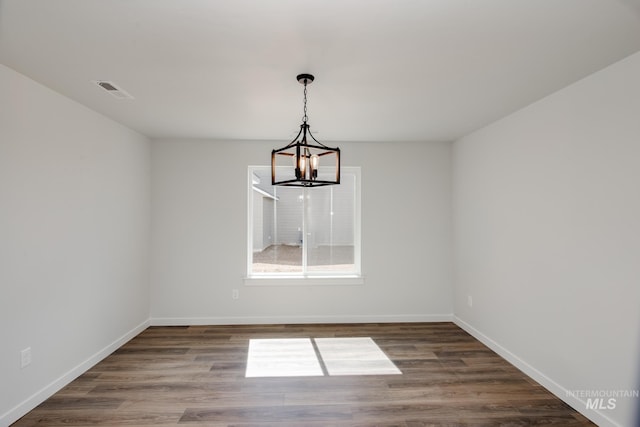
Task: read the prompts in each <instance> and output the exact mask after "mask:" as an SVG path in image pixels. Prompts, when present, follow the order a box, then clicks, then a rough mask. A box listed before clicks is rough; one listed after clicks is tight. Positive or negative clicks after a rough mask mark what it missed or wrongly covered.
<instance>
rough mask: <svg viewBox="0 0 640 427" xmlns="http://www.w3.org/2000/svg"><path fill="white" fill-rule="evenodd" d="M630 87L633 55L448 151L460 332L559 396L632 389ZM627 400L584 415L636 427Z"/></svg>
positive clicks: (639, 321)
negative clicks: (497, 352)
mask: <svg viewBox="0 0 640 427" xmlns="http://www.w3.org/2000/svg"><path fill="white" fill-rule="evenodd" d="M638 76H640V53H638V54H635V55H633V56H631V57H629V58H627V59H626V60H624V61H622V62H620V63H617V64H614V65H613V66H611V67H609V68H607V69H605V70H603V71H601V72H598V73H596V74H594V75H592V76H590V77H588V78H586V79H584V80H582V81H579V82H577V83H575V84H573V85H571V86H569V87H567V88H565V89H564V90H561V91H559V92H557V93H555V94H553V95H551V96H549V97H547V98H545V99H543V100H541V101H539V102H537V103H535V104H533V105H531V106H529V107H527V108H525V109H523V110H521V111H519V112H517V113H515V114H512V115H510V116H508V117H506V118H504V119H502V120H500V121H498V122H496V123H494V124H492V125H490V126H488V127H486V128H485V129H482V130H480V131H477V132H475V133H474V134H471V135H469V136H467V137H465V138H462V139H461V140H459V141H457V142H455V144H454V149H453V165H454V166H453V169H454V178H453V195H454V230H455V231H454V247H455V251H454V252H455V257H454V259H455V260H456V266H455V271H456V275H455V280H454V281H455V313H456V316H457V317H458V318H459V323H460V324H461V325H463V326H465V327H467V329H469V330H470V331H472V332H474V333H475V334H476V335H478V336H481V337H483V339H485V341H489V342H492V344H493V345H494V348H497V349H498V350H500V351H501V352H502V354H504V355H506V356H507V357H508V358H510V359H511V360H513V361H514V362H516V363H517V364H519V366H520V367H523V368H524V369H525V370H527V371H528V372H529V373H531V374H533V375H534V377H535V378H536V379H538V380H541V381H542V382H543V384H545V385H546V386H547V387H548V388H550V389H551V390H552V391H554V392H556V393H557V394H559V395H560V397H563V398H567V397H566V391H567V390H569V391H574V390H596V391H600V390H637V389H638V388H639V387H638V386H639V384H638V381H637V379H638V366H639V365H640V352H639V338H640V79H639V77H638ZM467 295H471V296H472V298H473V306H472V307H468V305H467ZM567 400H568V401H569V402H570V403H571V404H572V405H574V406H575V407H576V409H578V410H580V411H585V402H581V401H579V400H577V399H572V398H571V397H568V398H567ZM638 401H639V400H638V399H637V398H635V399H624V398H619V399H617V405H616V408H615V409H614V410H609V409H604V410H601V411H599V412H598V413H595V412H594V411H585V413H587V414H588V415H589V416H591V417H593V418H594V419H595V420H597V421H598V422H600V423H602V425H615V423H617V424H618V425H621V426H631V425H637V424H635V423H634V421H633V412H634V410H636V409H635V408H634V407H636V406H637V405H638Z"/></svg>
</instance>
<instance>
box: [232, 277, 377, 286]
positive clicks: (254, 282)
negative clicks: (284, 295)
mask: <svg viewBox="0 0 640 427" xmlns="http://www.w3.org/2000/svg"><path fill="white" fill-rule="evenodd" d="M243 281H244V285H245V286H358V285H364V277H363V276H356V275H353V276H306V277H305V276H251V277H245V278H244V279H243Z"/></svg>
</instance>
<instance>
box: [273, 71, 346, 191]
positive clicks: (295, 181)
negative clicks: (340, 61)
mask: <svg viewBox="0 0 640 427" xmlns="http://www.w3.org/2000/svg"><path fill="white" fill-rule="evenodd" d="M296 78H297V79H298V82H299V83H301V84H303V85H304V115H303V116H302V124H301V125H300V132H298V135H297V136H296V137H295V139H294V140H293V141H291V142H290V143H289V144H288V145H287V146H285V147H282V148H278V149H275V150H272V151H271V184H272V185H286V186H293V187H320V186H323V185H334V184H340V149H339V148H330V147H327V146H326V145H324V144H322V143H321V142H319V141H318V140H317V139H316V138H315V137H314V136H313V135H312V134H311V129H310V126H309V124H308V123H307V121H308V120H309V117H308V116H307V85H308V84H310V83H311V82H313V80H314V77H313V76H312V75H311V74H299V75H298V76H297V77H296ZM307 136H309V137H310V139H307ZM321 159H322V167H321V166H320V163H321Z"/></svg>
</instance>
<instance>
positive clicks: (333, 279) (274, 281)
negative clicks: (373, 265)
mask: <svg viewBox="0 0 640 427" xmlns="http://www.w3.org/2000/svg"><path fill="white" fill-rule="evenodd" d="M263 167H269V166H260V165H250V166H249V167H248V168H247V183H248V185H247V256H246V258H247V266H246V272H247V275H246V276H245V277H244V278H243V281H244V284H245V285H246V286H265V285H267V286H315V285H337V286H352V285H363V284H364V276H363V275H362V258H361V256H362V248H361V232H362V227H361V222H362V215H361V194H362V191H361V170H360V167H353V166H343V167H342V172H349V173H350V174H354V175H355V177H356V185H355V190H356V197H355V213H354V214H355V224H354V254H353V255H354V264H355V265H356V271H351V272H349V273H345V274H340V273H329V274H322V273H308V272H307V273H306V274H302V273H280V274H264V273H256V274H249V272H250V271H251V268H252V257H251V256H249V255H250V254H251V253H252V252H253V221H252V219H253V218H252V213H253V188H252V187H253V170H254V169H255V168H263ZM311 191H313V190H311Z"/></svg>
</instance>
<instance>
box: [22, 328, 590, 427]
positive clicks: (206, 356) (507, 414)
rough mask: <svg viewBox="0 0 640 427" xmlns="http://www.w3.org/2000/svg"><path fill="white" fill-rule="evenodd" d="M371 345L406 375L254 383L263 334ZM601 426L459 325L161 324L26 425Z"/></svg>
mask: <svg viewBox="0 0 640 427" xmlns="http://www.w3.org/2000/svg"><path fill="white" fill-rule="evenodd" d="M307 337H308V338H322V337H371V338H373V340H374V341H375V342H376V343H377V344H378V346H379V347H380V348H381V349H382V350H383V351H384V352H385V353H386V354H387V356H389V358H390V359H391V360H392V361H393V362H394V363H395V364H396V366H397V367H398V368H399V369H400V370H401V371H402V373H403V374H402V375H371V376H320V377H285V378H245V377H244V375H245V368H246V359H247V350H248V343H249V339H251V338H307ZM63 425H64V426H96V425H101V426H170V425H181V426H191V427H196V426H198V427H199V426H210V427H217V426H225V427H226V426H237V427H241V426H242V427H254V426H279V427H303V426H309V427H320V426H322V427H327V426H336V427H346V426H356V427H358V426H362V427H364V426H404V427H424V426H528V425H558V426H563V427H564V426H567V427H568V426H590V425H594V424H592V423H590V422H589V421H588V420H587V419H586V418H585V417H583V416H582V415H580V414H579V413H578V412H576V411H575V410H573V409H572V408H571V407H569V406H568V405H567V404H565V403H563V402H562V401H561V400H560V399H558V398H556V397H555V396H553V395H552V394H551V393H549V392H548V391H547V390H545V389H544V388H543V387H542V386H540V385H539V384H537V383H536V382H535V381H533V380H532V379H531V378H529V377H527V376H526V375H524V374H523V373H522V372H520V371H519V370H518V369H516V368H515V367H513V366H512V365H510V364H509V363H508V362H506V361H505V360H504V359H502V358H500V357H499V356H498V355H497V354H495V353H494V352H493V351H491V350H490V349H488V348H487V347H485V346H484V345H483V344H481V343H480V342H478V341H477V340H476V339H474V338H473V337H471V336H470V335H468V334H467V333H466V332H464V331H463V330H461V329H460V328H459V327H457V326H456V325H454V324H452V323H403V324H354V325H252V326H247V325H241V326H189V327H150V328H148V329H147V330H145V331H144V332H142V333H141V334H140V335H138V336H137V337H135V338H134V339H132V340H131V341H129V342H128V343H127V344H125V345H124V346H123V347H121V348H120V349H119V350H117V351H115V352H114V353H113V354H111V355H110V356H109V357H107V358H106V359H104V360H103V361H102V362H100V363H99V364H97V365H96V366H94V367H93V368H92V369H90V370H89V371H87V372H86V373H85V374H83V375H82V376H80V377H79V378H77V379H76V380H75V381H73V382H72V383H71V384H69V385H68V386H67V387H65V388H64V389H62V390H60V391H59V392H58V393H56V394H55V395H53V396H52V397H51V398H49V399H48V400H47V401H45V402H44V403H42V404H41V405H40V406H38V407H37V408H35V409H34V410H33V411H31V412H30V413H28V414H27V415H25V416H24V417H23V418H22V419H20V420H18V421H17V422H16V423H14V426H16V427H29V426H63Z"/></svg>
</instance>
